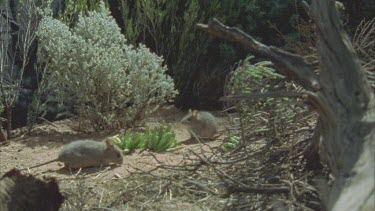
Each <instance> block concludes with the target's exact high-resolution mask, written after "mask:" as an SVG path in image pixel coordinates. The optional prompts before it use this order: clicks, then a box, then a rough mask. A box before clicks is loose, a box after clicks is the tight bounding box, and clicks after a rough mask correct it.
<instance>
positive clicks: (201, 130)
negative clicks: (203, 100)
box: [181, 109, 218, 138]
mask: <svg viewBox="0 0 375 211" xmlns="http://www.w3.org/2000/svg"><path fill="white" fill-rule="evenodd" d="M181 122H187V123H188V125H189V127H190V128H189V129H190V130H191V131H192V132H194V133H195V134H196V135H197V136H199V137H201V138H212V137H214V135H215V134H217V133H218V126H217V122H216V118H215V116H214V115H212V114H211V113H210V112H207V111H197V110H193V111H192V110H191V109H190V110H189V113H188V114H187V115H186V116H185V117H184V118H182V120H181Z"/></svg>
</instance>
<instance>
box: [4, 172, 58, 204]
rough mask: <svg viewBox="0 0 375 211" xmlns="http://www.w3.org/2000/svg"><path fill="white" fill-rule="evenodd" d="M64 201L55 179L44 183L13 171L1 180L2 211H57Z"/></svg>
mask: <svg viewBox="0 0 375 211" xmlns="http://www.w3.org/2000/svg"><path fill="white" fill-rule="evenodd" d="M63 201H64V197H63V196H62V195H61V193H60V191H59V186H58V184H57V182H56V180H55V179H53V178H49V179H48V180H47V181H42V180H39V179H36V178H35V177H33V176H32V175H24V174H21V173H20V171H18V170H16V169H13V170H11V171H9V172H8V173H6V174H4V176H3V177H2V178H1V179H0V210H1V211H13V210H17V211H23V210H25V211H26V210H27V211H38V210H49V211H54V210H56V211H57V210H59V208H60V206H61V204H62V203H63Z"/></svg>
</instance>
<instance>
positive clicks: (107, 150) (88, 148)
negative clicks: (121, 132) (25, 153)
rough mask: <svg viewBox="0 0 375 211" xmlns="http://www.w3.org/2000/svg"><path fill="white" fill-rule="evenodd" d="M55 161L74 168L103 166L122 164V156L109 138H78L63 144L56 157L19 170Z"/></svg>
mask: <svg viewBox="0 0 375 211" xmlns="http://www.w3.org/2000/svg"><path fill="white" fill-rule="evenodd" d="M56 161H59V162H62V163H64V164H65V167H66V168H72V169H76V168H84V167H91V166H104V165H108V164H111V163H115V164H122V163H123V157H122V152H121V150H120V149H119V148H118V147H117V146H116V145H115V144H114V143H113V142H112V141H111V140H109V139H107V140H106V141H105V142H97V141H92V140H80V141H74V142H72V143H69V144H67V145H65V146H64V147H63V148H62V149H61V151H60V153H59V155H58V157H57V158H56V159H53V160H50V161H47V162H45V163H42V164H38V165H35V166H32V167H29V168H24V169H21V171H22V170H26V169H31V168H36V167H39V166H43V165H46V164H49V163H52V162H56Z"/></svg>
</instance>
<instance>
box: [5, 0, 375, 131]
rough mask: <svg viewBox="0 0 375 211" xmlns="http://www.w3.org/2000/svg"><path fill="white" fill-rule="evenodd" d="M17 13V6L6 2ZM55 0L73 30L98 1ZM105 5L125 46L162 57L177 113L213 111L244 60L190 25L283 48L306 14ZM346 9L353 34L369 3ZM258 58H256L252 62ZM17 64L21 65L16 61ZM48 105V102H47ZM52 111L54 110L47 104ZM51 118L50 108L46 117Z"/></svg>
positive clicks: (202, 1) (126, 2)
mask: <svg viewBox="0 0 375 211" xmlns="http://www.w3.org/2000/svg"><path fill="white" fill-rule="evenodd" d="M10 2H11V4H12V5H11V7H12V8H13V9H14V10H17V9H18V8H17V5H19V1H10ZM12 2H13V3H12ZM82 2H85V1H78V0H55V1H53V4H52V7H53V11H54V14H55V16H56V17H59V18H65V21H67V22H69V23H70V26H74V23H75V21H76V20H77V18H78V14H79V12H82V11H83V12H84V11H87V10H91V9H95V7H96V6H97V5H98V2H99V1H98V0H87V2H86V3H85V4H82ZM142 2H145V1H137V0H108V1H107V2H106V4H107V6H109V8H110V10H111V13H112V15H113V16H114V18H115V19H116V21H117V23H118V25H119V26H120V27H121V29H122V31H123V33H124V34H125V36H126V38H127V39H128V42H129V43H132V44H133V45H137V44H138V43H143V44H145V45H146V46H147V47H148V48H150V49H151V51H153V52H155V53H157V54H158V55H160V56H163V57H164V59H165V63H166V65H167V66H168V69H169V70H168V74H170V75H171V76H172V77H173V78H174V80H175V84H176V87H177V89H178V91H179V95H178V96H177V98H176V99H175V105H176V106H177V107H178V108H182V109H187V108H197V109H206V110H212V109H219V108H221V107H222V106H223V104H222V102H220V101H219V100H218V99H219V98H220V97H221V96H222V95H223V92H224V84H225V81H226V79H227V76H228V74H229V73H230V72H231V71H232V70H233V69H234V66H235V65H236V63H237V62H238V61H239V60H242V59H244V58H245V57H246V56H247V52H246V51H244V50H243V49H242V48H241V46H238V45H237V44H232V43H230V42H227V41H223V40H219V39H216V38H213V37H210V36H209V35H207V34H205V33H204V32H201V31H198V30H197V28H196V26H195V24H196V23H199V22H201V23H206V22H208V21H209V20H211V19H212V18H217V19H218V20H220V21H221V22H223V23H225V24H227V25H230V26H235V27H238V28H240V29H242V30H243V31H245V32H246V33H248V34H250V35H252V36H253V37H255V38H257V39H258V40H259V41H261V42H263V43H265V44H268V45H274V46H278V47H284V48H288V45H287V44H286V42H285V41H284V39H285V38H286V37H287V38H289V39H294V40H298V39H300V35H299V33H298V21H299V20H300V19H306V14H305V12H304V11H303V10H302V8H301V7H300V6H299V2H300V1H298V0H269V1H263V0H175V1H147V2H151V3H147V4H146V3H142ZM342 2H343V3H344V5H345V7H346V11H345V12H344V13H345V15H344V16H345V17H346V20H348V21H347V22H346V25H345V26H346V28H347V30H348V32H349V34H353V33H354V30H355V28H356V26H357V25H358V23H359V22H360V21H361V20H362V19H363V18H366V19H371V18H372V17H374V16H375V2H374V1H373V0H359V1H351V0H343V1H342ZM36 48H37V46H36V45H35V46H34V47H33V48H32V49H31V51H30V58H31V59H30V63H29V65H28V67H27V69H26V73H25V78H24V81H23V89H22V90H21V95H20V98H19V101H18V103H17V106H16V107H15V111H14V112H13V126H14V127H18V126H21V125H24V124H25V123H26V113H27V108H28V105H29V103H30V102H31V99H32V93H33V91H34V90H35V89H36V88H37V84H36V83H35V81H36V80H34V79H35V72H34V70H33V67H34V64H35V62H36V56H35V52H36ZM258 59H261V58H258ZM20 62H21V61H20ZM52 104H53V103H52ZM51 106H52V107H54V106H56V105H54V104H53V105H51ZM55 115H56V111H55V109H52V108H51V109H50V111H49V114H48V115H47V118H49V119H52V118H54V117H55Z"/></svg>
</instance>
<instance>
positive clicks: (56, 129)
mask: <svg viewBox="0 0 375 211" xmlns="http://www.w3.org/2000/svg"><path fill="white" fill-rule="evenodd" d="M185 114H186V111H179V110H178V109H176V108H174V107H171V108H166V109H162V110H160V111H159V112H156V113H155V114H154V115H153V116H152V117H150V118H149V119H147V121H146V122H147V123H146V124H148V125H151V126H152V125H153V124H155V123H157V122H160V121H162V120H164V121H165V122H167V123H171V124H172V126H173V130H174V131H175V133H176V137H177V140H178V141H179V142H181V143H182V144H181V146H182V149H180V150H178V151H176V152H166V153H153V155H154V156H155V157H156V158H157V159H158V160H159V161H162V162H163V163H165V164H174V165H175V164H179V163H181V162H183V156H184V154H185V153H186V152H187V151H188V150H193V151H197V152H198V151H199V152H201V151H202V150H204V149H205V146H203V147H202V145H200V144H199V143H197V142H192V141H191V140H190V141H189V138H190V134H189V132H188V130H187V125H185V124H182V123H180V122H179V121H180V120H181V119H182V117H183V116H184V115H185ZM215 115H216V116H218V124H219V127H220V128H224V127H225V126H226V124H227V121H228V120H227V118H226V117H220V116H219V115H218V114H215ZM53 124H54V125H51V124H47V123H43V124H41V125H38V126H37V127H36V128H35V130H34V132H33V133H32V134H31V135H28V136H25V137H18V138H15V139H14V140H10V141H11V143H10V145H8V146H3V147H0V161H1V163H0V175H3V174H4V173H5V172H7V171H9V170H11V169H12V168H14V167H16V168H25V167H30V166H34V165H37V164H40V163H43V162H46V161H49V160H51V159H54V158H56V157H57V155H58V153H59V151H60V149H61V148H62V146H63V145H64V144H67V143H70V142H72V141H76V140H82V139H93V140H97V141H101V140H104V139H105V138H106V137H110V136H113V135H116V134H119V133H120V131H115V132H113V133H111V134H109V135H108V134H107V135H103V134H101V133H91V134H87V133H82V132H77V131H76V130H74V128H77V122H75V121H74V120H62V121H57V122H53ZM222 142H223V136H220V137H218V139H217V140H214V141H210V142H207V146H206V147H209V148H211V149H212V148H217V147H220V145H221V144H222ZM157 165H158V164H157V162H156V161H155V158H154V157H153V156H152V155H151V153H150V152H148V151H140V150H138V151H136V152H134V153H132V154H130V155H125V156H124V164H123V165H122V166H116V167H103V168H100V167H93V168H86V169H82V170H81V171H80V172H77V171H75V172H70V171H69V170H66V169H65V168H63V164H62V163H59V162H53V163H50V164H47V165H44V166H40V167H37V168H33V169H30V171H29V173H32V174H33V175H35V176H37V177H44V176H49V177H55V178H57V179H58V181H60V188H62V189H67V188H69V187H68V186H69V185H70V183H69V182H64V181H69V180H74V178H76V176H77V174H80V175H85V177H86V178H89V179H90V180H91V184H95V181H101V182H103V181H104V182H106V181H111V180H112V181H114V180H116V179H117V180H119V179H122V178H126V177H127V176H129V175H130V174H131V172H136V171H138V172H139V171H145V172H147V171H149V170H151V169H153V168H155V167H156V166H157ZM25 172H28V170H26V171H25ZM178 204H179V205H178V206H185V207H186V209H187V210H191V209H192V206H188V205H187V204H186V203H183V202H180V203H178ZM170 206H172V207H173V205H171V204H170ZM176 206H177V205H176ZM172 207H171V208H172ZM175 208H176V207H174V208H173V209H175ZM66 209H67V208H66ZM184 209H185V208H182V207H180V208H179V209H178V210H184ZM167 210H168V209H167Z"/></svg>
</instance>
